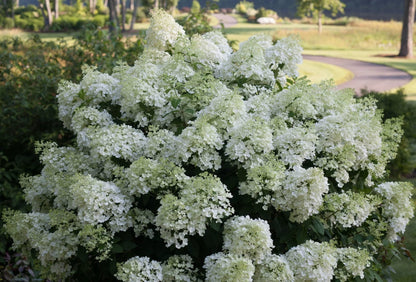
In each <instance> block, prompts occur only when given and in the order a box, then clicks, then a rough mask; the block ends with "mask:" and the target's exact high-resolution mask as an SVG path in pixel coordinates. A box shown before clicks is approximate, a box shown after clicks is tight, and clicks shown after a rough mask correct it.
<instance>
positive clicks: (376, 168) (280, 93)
mask: <svg viewBox="0 0 416 282" xmlns="http://www.w3.org/2000/svg"><path fill="white" fill-rule="evenodd" d="M300 62H301V47H300V45H299V42H298V41H297V40H296V39H295V38H292V37H291V38H286V39H281V40H278V41H277V42H275V43H274V42H273V41H272V39H271V38H270V37H268V36H263V35H258V36H254V37H251V38H250V39H249V40H248V41H247V42H244V43H241V44H240V48H239V50H238V51H235V52H233V51H232V49H231V47H230V46H229V44H228V43H227V40H226V38H225V37H224V36H223V35H222V34H221V33H219V32H217V31H214V32H209V33H206V34H204V35H195V36H193V37H192V38H188V37H187V36H186V35H185V33H184V30H183V28H182V27H181V26H179V25H178V24H177V23H176V22H175V21H174V19H173V18H172V17H171V16H170V15H168V14H167V13H165V12H163V11H160V10H158V11H155V12H154V14H153V19H152V22H151V24H150V28H149V30H148V32H147V35H146V45H145V50H144V52H143V54H142V55H141V56H140V57H139V58H138V59H137V61H136V62H135V64H134V65H133V66H128V65H126V64H120V65H119V66H117V67H116V68H114V70H113V73H112V74H111V75H110V74H104V73H100V72H98V71H97V70H96V69H94V68H92V67H85V68H84V77H83V79H82V80H81V82H80V83H79V84H75V83H71V82H62V83H61V84H60V86H59V89H58V96H57V99H58V103H59V117H60V119H61V120H62V121H63V123H64V126H65V127H66V128H68V129H70V130H72V131H73V132H74V133H75V135H76V145H75V146H74V148H70V147H62V148H59V147H58V146H57V145H56V144H52V143H42V144H40V145H39V148H38V151H39V152H40V153H41V154H40V159H41V162H42V164H43V165H44V168H43V170H42V172H41V173H40V174H39V175H37V176H32V177H23V178H22V180H21V184H22V186H23V187H24V189H25V199H26V201H27V202H28V203H29V204H30V205H32V208H33V211H34V212H32V213H29V214H20V213H19V214H16V215H9V216H6V217H5V218H6V219H5V222H7V224H6V231H7V233H9V234H10V235H11V236H12V237H13V240H14V241H15V245H16V247H19V248H24V250H25V252H27V253H30V251H32V250H34V251H35V252H36V253H37V254H38V256H39V259H40V264H41V265H42V267H43V269H44V270H43V271H45V272H46V273H48V275H51V277H53V278H56V280H59V279H65V278H67V277H68V276H69V275H70V272H71V268H70V265H69V260H70V259H73V257H74V256H75V255H76V253H77V251H79V250H80V249H79V248H80V247H81V248H83V250H86V251H87V253H88V255H90V254H91V253H93V255H94V256H95V258H96V259H98V260H100V261H101V260H103V259H107V257H108V256H109V253H110V250H111V244H112V240H113V239H119V237H117V236H119V235H120V234H124V232H126V233H129V232H131V234H132V236H136V237H137V240H139V239H138V238H141V237H142V236H144V237H147V238H148V239H149V240H154V241H155V242H157V244H159V241H162V244H163V243H164V244H165V245H166V246H167V247H168V248H165V247H164V246H161V247H162V248H165V249H166V250H169V252H170V251H172V250H174V251H172V252H171V253H169V254H163V258H164V259H166V258H168V257H170V258H169V259H168V260H167V261H164V262H163V261H161V262H158V261H154V260H150V258H147V257H140V256H139V257H134V258H131V259H130V260H129V261H127V262H126V263H124V264H123V265H120V266H119V271H118V273H117V278H118V279H120V280H123V281H159V280H161V279H166V281H173V280H177V279H179V280H183V281H195V280H197V279H199V278H201V279H203V277H202V276H201V275H200V274H201V270H200V271H198V270H195V269H194V268H193V265H192V261H191V259H190V257H188V256H186V255H184V254H185V253H186V252H187V251H188V250H189V249H191V247H192V246H188V247H186V248H184V247H185V246H187V245H188V240H190V241H191V242H194V240H195V241H198V240H202V238H203V237H202V236H205V235H206V236H207V237H209V236H214V235H213V234H217V233H218V234H217V236H218V237H219V238H223V246H222V249H221V250H220V249H219V248H220V246H221V243H219V244H218V250H215V251H212V252H211V253H205V255H204V256H206V257H203V258H198V262H197V260H195V263H199V266H201V265H202V261H204V259H205V264H204V268H205V270H206V280H208V281H214V280H216V281H217V280H219V281H251V280H257V281H273V280H274V281H276V280H277V281H279V280H281V281H293V280H294V281H305V280H306V281H329V280H331V279H333V277H337V279H340V280H345V279H349V277H355V276H360V277H361V276H362V275H363V269H364V268H365V267H366V266H367V265H368V262H369V261H370V259H369V256H368V255H367V254H366V253H365V251H362V250H359V249H348V248H339V249H337V248H335V247H334V246H335V245H337V244H340V246H342V247H347V246H349V245H348V244H349V243H342V244H341V243H340V242H338V241H337V238H333V239H334V244H333V245H331V244H329V243H317V242H313V241H307V242H306V243H305V244H302V245H299V246H294V247H293V248H291V249H290V250H289V251H288V252H287V253H286V254H280V255H279V254H278V253H279V252H281V250H279V248H280V247H281V246H282V245H286V244H282V242H280V241H279V240H280V238H276V236H277V235H276V234H278V233H279V232H277V230H276V229H278V228H276V224H277V225H278V224H279V223H276V219H279V220H280V219H282V220H284V221H285V223H287V224H289V225H290V226H297V225H298V224H302V225H305V226H307V225H308V224H310V222H313V220H314V219H313V218H312V219H311V217H319V220H322V221H324V220H325V219H328V220H329V222H328V225H327V226H324V229H332V228H338V227H339V226H341V227H342V228H351V229H350V231H351V233H353V232H354V228H356V227H361V226H363V225H365V226H367V227H368V228H370V229H371V228H373V227H374V228H373V229H371V230H375V231H374V233H376V232H377V234H372V235H377V236H375V237H377V238H376V239H375V240H378V241H381V240H382V239H383V238H384V237H383V236H384V235H385V234H383V232H384V231H383V230H384V229H383V228H385V226H383V223H384V224H385V223H386V222H388V223H389V224H390V233H389V236H390V238H391V239H395V238H397V237H396V236H397V235H396V234H398V233H402V232H404V229H405V226H406V224H407V223H408V221H409V219H410V218H411V217H412V216H413V207H412V206H411V202H410V196H411V189H412V188H411V186H410V185H407V184H403V183H384V184H380V185H379V186H377V188H375V189H374V187H373V185H374V184H373V183H372V181H373V179H374V178H376V179H379V178H381V177H382V176H383V174H384V173H385V166H386V164H387V162H388V161H389V160H391V159H392V158H394V157H395V154H396V152H397V145H398V141H399V140H400V136H401V133H402V132H401V130H400V121H399V120H389V121H387V122H385V123H383V122H382V119H381V114H380V113H379V112H378V111H377V109H376V105H375V102H374V101H373V100H371V99H354V97H353V92H352V91H348V90H343V91H338V90H335V89H334V87H333V86H332V84H331V83H327V82H324V83H321V84H318V85H311V84H310V83H309V82H308V81H306V80H305V79H298V78H296V76H297V74H298V73H297V66H296V65H297V64H299V63H300ZM363 175H365V176H367V175H368V176H367V178H366V179H365V182H364V184H363V186H364V188H365V189H362V191H359V192H357V190H358V189H359V188H358V186H359V185H356V186H357V187H355V186H354V185H355V184H357V183H362V182H363V181H362V180H363V179H361V178H363ZM374 190H375V192H377V193H378V194H379V195H376V196H367V195H366V194H369V193H372V192H373V191H374ZM351 191H355V192H351ZM380 198H381V199H382V200H380ZM240 199H241V203H240V201H239V200H240ZM249 201H252V202H249ZM381 201H382V215H381V216H382V217H384V218H382V219H380V220H379V221H377V222H379V223H380V225H379V226H381V227H382V228H381V227H380V228H378V229H377V226H375V225H376V223H374V222H369V220H367V219H368V218H370V217H371V216H374V217H380V215H379V214H378V213H375V212H373V211H374V210H375V209H376V208H377V207H379V204H380V203H381ZM247 203H248V204H247ZM255 203H258V204H260V205H262V207H263V210H261V208H260V209H258V210H259V211H258V212H259V214H261V215H257V214H256V213H257V210H256V212H255V213H254V214H256V215H255V216H256V218H262V219H252V218H250V216H254V215H253V214H251V211H250V208H251V207H252V206H253V210H255V209H257V206H255V205H254V204H255ZM243 204H244V205H246V206H245V207H244V209H243V208H242V207H241V205H243ZM252 204H253V205H252ZM248 207H249V208H248ZM54 211H60V212H62V213H63V214H65V216H62V217H58V216H53V214H54V213H56V212H54ZM269 212H270V214H269V215H267V216H266V214H267V213H269ZM236 215H244V216H236ZM246 215H247V216H246ZM51 218H53V220H52V219H51ZM68 218H70V219H68ZM227 219H228V220H227ZM308 220H309V221H308ZM52 221H53V223H51V222H52ZM224 221H226V222H225V223H223V222H224ZM288 221H292V222H288ZM270 222H274V225H271V226H274V229H273V230H270V228H269V223H270ZM331 222H332V223H333V224H330V223H331ZM364 223H365V224H364ZM218 226H219V227H218ZM214 227H218V228H216V229H215V228H214ZM213 229H215V232H214V230H213ZM217 229H218V230H217ZM207 230H208V231H207ZM122 232H123V233H122ZM220 232H223V233H222V234H220ZM26 234H27V235H26ZM133 234H134V235H133ZM328 234H331V233H330V232H328ZM332 234H336V232H333V233H332ZM120 236H121V235H120ZM221 236H222V237H221ZM334 236H335V235H334ZM382 237H383V238H382ZM190 238H191V239H190ZM148 239H146V240H148ZM160 239H161V240H160ZM284 243H285V242H284ZM155 244H156V243H155ZM290 244H291V243H290ZM290 244H289V245H290ZM190 245H191V244H190ZM363 245H364V244H363ZM274 246H275V247H274ZM180 248H181V250H175V249H180ZM273 248H276V250H274V249H273ZM137 249H139V247H137ZM202 249H204V248H202ZM204 251H206V250H205V249H204ZM167 252H168V251H167ZM215 252H216V253H215ZM273 252H275V253H273ZM212 253H214V254H212ZM174 254H176V255H174ZM178 254H181V255H180V256H179V255H178ZM110 255H111V254H110ZM161 257H162V255H161ZM337 264H338V265H340V267H339V268H340V269H336V267H337ZM196 277H197V278H196Z"/></svg>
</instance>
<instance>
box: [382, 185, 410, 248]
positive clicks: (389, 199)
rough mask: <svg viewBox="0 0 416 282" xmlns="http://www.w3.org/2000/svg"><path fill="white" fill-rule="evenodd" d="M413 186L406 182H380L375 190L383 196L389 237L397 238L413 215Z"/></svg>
mask: <svg viewBox="0 0 416 282" xmlns="http://www.w3.org/2000/svg"><path fill="white" fill-rule="evenodd" d="M412 190H413V186H412V185H411V184H410V183H408V182H387V183H383V184H380V185H379V186H377V187H376V188H375V191H376V192H377V193H378V194H380V195H381V197H382V198H383V215H384V216H385V218H386V219H387V221H388V222H389V226H390V228H389V239H390V240H391V241H395V240H398V239H399V236H398V234H402V233H404V231H405V229H406V225H407V224H408V223H409V220H410V219H411V218H412V217H413V216H414V206H413V203H412V201H411V197H412Z"/></svg>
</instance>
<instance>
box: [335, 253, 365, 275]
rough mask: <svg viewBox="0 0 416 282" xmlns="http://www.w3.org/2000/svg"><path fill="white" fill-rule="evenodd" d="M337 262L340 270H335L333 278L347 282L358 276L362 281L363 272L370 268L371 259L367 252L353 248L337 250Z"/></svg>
mask: <svg viewBox="0 0 416 282" xmlns="http://www.w3.org/2000/svg"><path fill="white" fill-rule="evenodd" d="M337 252H338V260H339V261H340V262H341V263H342V266H343V267H342V268H337V269H336V271H335V276H336V278H337V279H339V280H340V281H348V279H350V278H351V277H356V276H359V277H360V278H361V279H364V270H365V269H366V268H367V267H369V266H370V262H371V261H372V257H371V256H370V254H369V253H368V251H367V250H364V249H362V250H361V249H355V248H340V249H337Z"/></svg>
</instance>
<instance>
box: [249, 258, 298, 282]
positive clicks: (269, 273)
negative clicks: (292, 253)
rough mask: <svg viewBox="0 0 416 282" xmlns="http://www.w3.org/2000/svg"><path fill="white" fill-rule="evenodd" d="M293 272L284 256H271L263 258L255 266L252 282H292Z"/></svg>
mask: <svg viewBox="0 0 416 282" xmlns="http://www.w3.org/2000/svg"><path fill="white" fill-rule="evenodd" d="M294 279H295V278H294V276H293V272H292V270H291V269H290V266H289V263H288V262H287V260H286V257H285V256H284V255H275V254H271V255H269V256H267V257H265V258H264V259H263V260H262V262H261V263H260V264H258V265H256V271H255V272H254V276H253V281H258V282H269V281H287V282H293V281H295V280H294Z"/></svg>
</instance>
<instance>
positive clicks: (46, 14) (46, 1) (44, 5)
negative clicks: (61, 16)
mask: <svg viewBox="0 0 416 282" xmlns="http://www.w3.org/2000/svg"><path fill="white" fill-rule="evenodd" d="M39 7H40V9H41V11H42V16H43V19H44V23H45V25H44V27H43V29H44V30H49V28H50V27H51V25H52V22H53V16H52V8H51V1H50V0H39Z"/></svg>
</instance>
